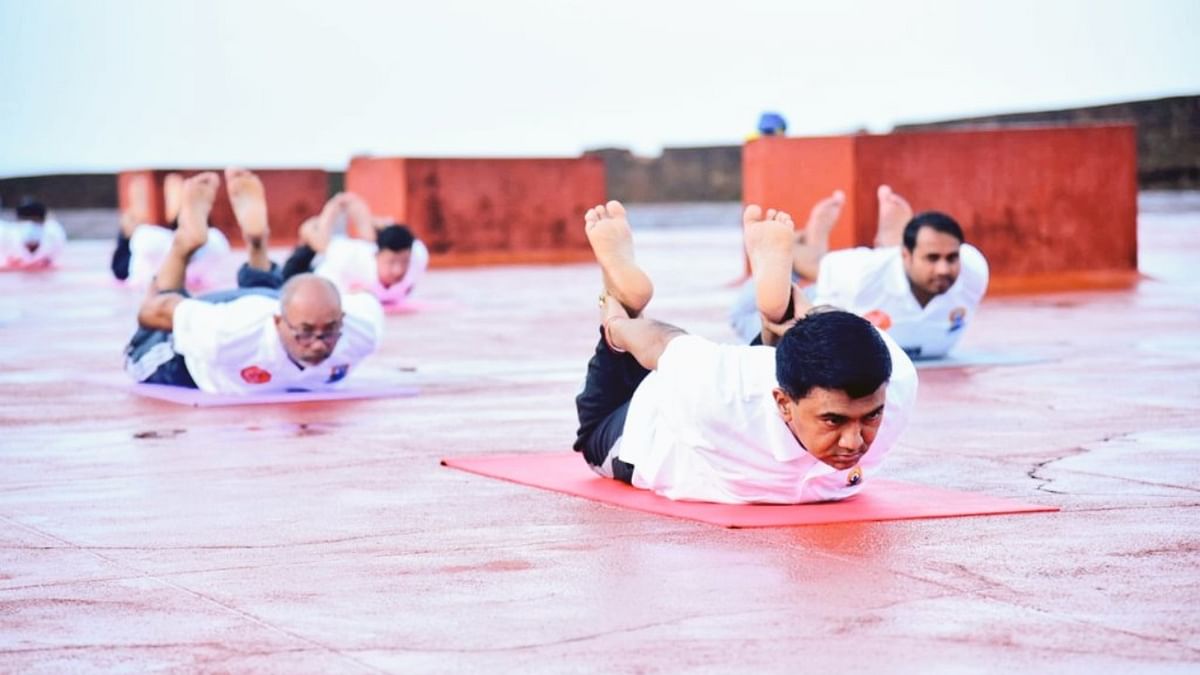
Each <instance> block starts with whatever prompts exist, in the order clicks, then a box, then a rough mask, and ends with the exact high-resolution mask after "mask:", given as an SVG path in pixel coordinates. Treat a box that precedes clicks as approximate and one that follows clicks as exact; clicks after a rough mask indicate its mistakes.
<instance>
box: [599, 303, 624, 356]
mask: <svg viewBox="0 0 1200 675" xmlns="http://www.w3.org/2000/svg"><path fill="white" fill-rule="evenodd" d="M628 318H629V312H628V311H627V310H626V309H625V307H623V306H622V305H621V302H620V301H619V300H617V299H616V298H614V297H613V296H612V295H609V294H608V293H605V294H604V299H603V300H602V301H601V302H600V325H601V326H604V341H605V342H607V343H608V348H609V349H611V350H613V351H615V352H623V351H625V350H624V349H621V348H620V347H618V346H617V345H615V344H613V341H612V335H611V334H610V333H609V326H610V325H611V324H612V322H613V321H616V320H619V319H628Z"/></svg>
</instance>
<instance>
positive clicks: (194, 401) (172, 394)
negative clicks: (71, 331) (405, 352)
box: [130, 382, 418, 408]
mask: <svg viewBox="0 0 1200 675" xmlns="http://www.w3.org/2000/svg"><path fill="white" fill-rule="evenodd" d="M130 391H132V392H133V393H134V394H137V395H138V396H144V397H146V398H153V399H157V400H159V401H168V402H170V403H178V404H180V405H190V406H194V407H196V408H214V407H219V406H234V405H261V404H265V403H307V402H311V401H349V400H354V399H368V398H397V397H401V396H415V395H416V394H417V393H418V389H417V388H416V387H401V386H396V385H379V384H374V383H371V384H367V383H362V382H359V383H350V384H348V385H347V386H346V388H345V389H335V390H330V391H290V392H284V393H275V394H207V393H205V392H202V391H200V390H199V389H189V388H187V387H172V386H170V385H165V384H135V385H132V386H131V387H130Z"/></svg>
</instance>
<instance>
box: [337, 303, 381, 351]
mask: <svg viewBox="0 0 1200 675" xmlns="http://www.w3.org/2000/svg"><path fill="white" fill-rule="evenodd" d="M342 310H343V311H344V312H345V313H346V319H345V322H344V323H343V326H342V339H343V340H348V341H349V345H348V346H349V347H350V348H351V349H352V350H353V352H354V353H355V354H357V355H358V358H361V357H363V356H366V355H367V354H370V353H372V352H374V351H375V350H377V349H379V344H380V342H382V341H383V306H381V305H380V304H379V300H378V299H377V298H376V297H375V296H374V295H371V294H370V293H364V292H356V293H346V294H345V295H343V296H342Z"/></svg>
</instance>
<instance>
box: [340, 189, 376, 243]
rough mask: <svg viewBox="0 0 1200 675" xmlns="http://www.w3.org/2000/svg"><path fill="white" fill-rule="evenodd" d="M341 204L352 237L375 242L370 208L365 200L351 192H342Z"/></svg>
mask: <svg viewBox="0 0 1200 675" xmlns="http://www.w3.org/2000/svg"><path fill="white" fill-rule="evenodd" d="M340 196H341V198H342V204H343V205H344V208H345V209H346V219H347V220H348V221H349V223H347V226H348V228H349V230H350V231H349V234H350V236H352V237H358V238H360V239H370V240H371V241H374V240H375V224H374V222H372V219H371V207H370V206H367V202H366V200H364V199H363V198H362V197H359V196H358V195H356V194H354V193H353V192H343V193H342V194H341V195H340Z"/></svg>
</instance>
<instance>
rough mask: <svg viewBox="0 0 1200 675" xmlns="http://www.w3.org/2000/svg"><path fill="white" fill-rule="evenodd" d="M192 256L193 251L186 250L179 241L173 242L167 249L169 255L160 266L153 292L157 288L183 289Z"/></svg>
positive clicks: (167, 289) (160, 289)
mask: <svg viewBox="0 0 1200 675" xmlns="http://www.w3.org/2000/svg"><path fill="white" fill-rule="evenodd" d="M191 257H192V253H191V251H187V250H184V248H183V247H181V246H180V245H179V243H178V242H172V244H171V248H170V249H168V250H167V257H166V258H164V259H163V262H162V265H161V266H160V267H159V268H158V274H157V275H156V276H155V277H154V285H153V287H152V288H151V293H154V291H156V290H158V291H181V290H183V289H184V284H185V283H186V279H187V265H188V259H190V258H191Z"/></svg>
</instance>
